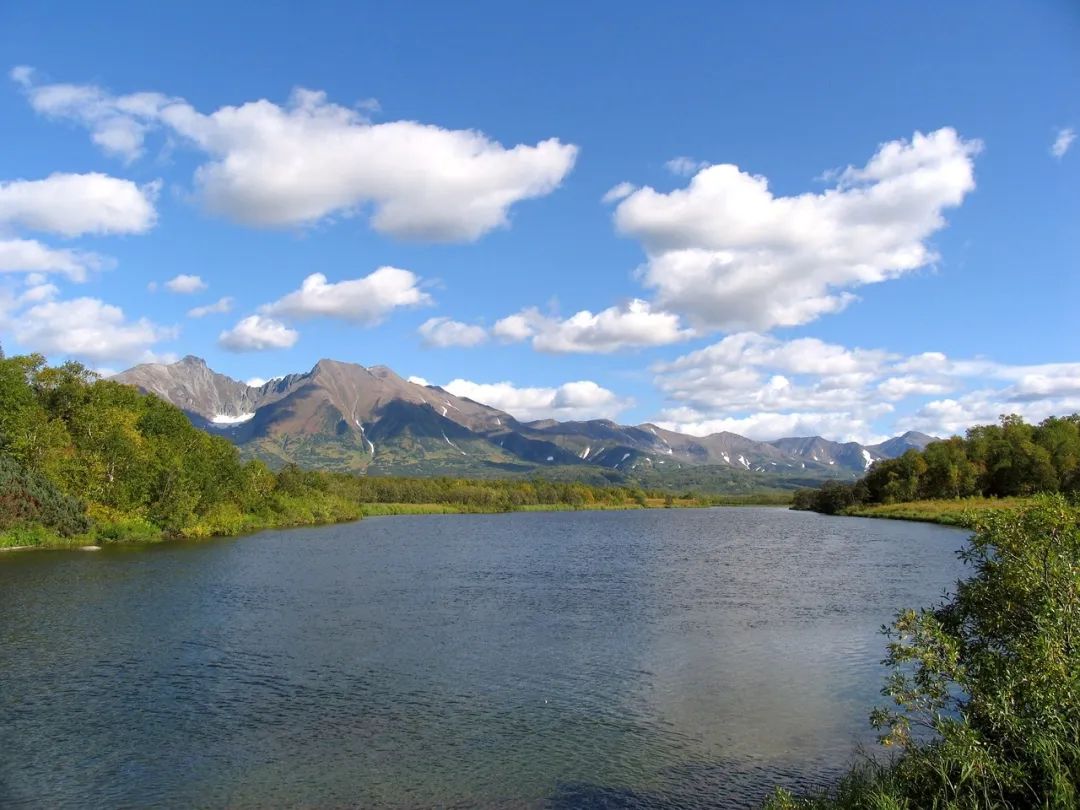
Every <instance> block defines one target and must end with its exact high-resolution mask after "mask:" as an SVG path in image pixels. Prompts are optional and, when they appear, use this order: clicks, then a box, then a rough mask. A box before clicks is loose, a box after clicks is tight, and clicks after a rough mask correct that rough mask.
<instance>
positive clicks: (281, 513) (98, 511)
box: [0, 355, 786, 548]
mask: <svg viewBox="0 0 1080 810" xmlns="http://www.w3.org/2000/svg"><path fill="white" fill-rule="evenodd" d="M773 500H774V501H776V502H778V503H779V502H785V501H786V496H783V495H778V496H775V497H774V498H773ZM728 501H734V502H738V501H739V499H737V498H735V499H726V500H725V499H719V498H718V499H714V500H710V499H707V498H701V497H696V496H694V495H693V494H692V493H686V494H684V495H680V496H674V495H671V494H664V493H660V492H646V491H644V490H642V489H641V488H638V487H615V486H611V485H608V486H589V485H587V484H584V483H581V482H578V481H548V480H537V479H528V480H525V479H521V478H519V479H515V480H486V481H473V480H461V479H450V478H389V477H387V478H376V477H364V476H355V475H349V474H345V473H331V472H318V471H306V470H302V469H300V468H299V467H297V466H296V465H286V466H285V467H283V468H282V469H280V470H278V471H276V472H275V471H272V470H271V469H270V468H268V467H267V466H266V464H264V463H263V462H261V461H258V460H250V461H243V460H241V458H240V455H239V453H238V451H237V449H236V447H235V446H234V445H233V444H231V443H230V442H229V441H227V440H226V439H224V438H221V437H218V436H212V435H210V434H208V433H206V432H204V431H202V430H199V429H198V428H196V427H194V426H193V425H192V424H191V422H190V420H189V419H188V417H187V416H186V415H185V414H184V412H183V411H181V410H180V409H179V408H177V407H175V406H173V405H170V404H168V403H166V402H163V401H162V400H160V399H158V398H157V397H155V396H151V395H146V394H141V393H139V392H138V391H137V390H136V389H134V388H132V387H131V386H128V385H122V384H120V383H116V382H112V381H110V380H101V379H98V378H97V377H96V375H95V374H93V373H92V372H90V371H88V370H87V369H86V368H84V367H83V366H81V365H79V364H78V363H65V364H64V365H61V366H56V367H49V366H48V365H46V363H45V360H44V358H42V357H40V356H37V355H30V356H23V357H12V358H0V548H5V547H9V548H10V547H19V546H36V545H57V544H67V545H91V544H99V543H102V542H117V541H146V540H156V539H161V538H163V537H208V536H212V535H236V534H240V533H243V532H248V531H254V530H257V529H262V528H270V527H280V526H296V525H306V524H315V523H328V522H336V521H343V520H354V519H357V518H360V517H362V516H363V515H364V514H397V513H402V512H448V511H453V512H468V511H474V512H500V511H511V510H517V509H529V508H567V509H581V508H626V507H639V506H680V505H686V506H690V505H693V506H698V505H707V504H709V503H713V502H728Z"/></svg>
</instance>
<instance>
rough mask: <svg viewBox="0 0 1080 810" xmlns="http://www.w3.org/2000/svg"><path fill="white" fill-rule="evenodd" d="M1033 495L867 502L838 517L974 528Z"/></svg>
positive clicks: (1025, 502) (1028, 499) (847, 510)
mask: <svg viewBox="0 0 1080 810" xmlns="http://www.w3.org/2000/svg"><path fill="white" fill-rule="evenodd" d="M1031 501H1032V498H1030V497H1011V498H958V499H948V500H922V501H904V502H901V503H881V504H865V505H862V506H853V507H849V508H847V509H845V510H844V511H843V512H841V513H839V515H838V516H839V517H864V518H873V519H875V520H907V521H911V522H913V523H935V524H937V525H939V526H952V527H954V528H960V529H972V528H974V527H975V524H976V523H978V521H979V520H980V518H982V517H984V516H985V515H987V514H990V513H993V512H1001V511H1006V510H1010V509H1016V508H1019V507H1021V506H1024V505H1025V504H1028V503H1031Z"/></svg>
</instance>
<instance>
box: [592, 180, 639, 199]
mask: <svg viewBox="0 0 1080 810" xmlns="http://www.w3.org/2000/svg"><path fill="white" fill-rule="evenodd" d="M635 191H637V186H635V185H634V184H633V183H619V184H618V185H617V186H612V187H611V188H609V189H608V190H607V192H606V193H605V194H604V196H603V197H601V198H600V201H601V202H603V203H605V204H606V203H613V202H618V201H619V200H622V199H624V198H626V197H629V196H630V195H631V194H633V193H634V192H635Z"/></svg>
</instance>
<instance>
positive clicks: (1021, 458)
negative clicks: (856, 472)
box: [793, 414, 1080, 522]
mask: <svg viewBox="0 0 1080 810" xmlns="http://www.w3.org/2000/svg"><path fill="white" fill-rule="evenodd" d="M1078 491H1080V415H1077V414H1073V415H1072V416H1066V417H1050V418H1049V419H1046V420H1044V421H1042V422H1040V423H1039V424H1037V425H1029V424H1027V423H1025V422H1024V420H1023V419H1021V418H1020V417H1019V416H1003V417H1002V418H1001V422H1000V424H997V425H979V426H977V427H973V428H971V429H970V430H968V431H967V433H966V435H965V436H963V437H960V436H954V437H953V438H951V439H946V440H944V441H937V442H933V443H931V444H929V445H927V446H926V448H925V449H924V450H921V451H920V450H909V451H907V452H906V453H904V454H903V455H902V456H900V457H899V458H893V459H885V460H881V461H876V462H874V464H873V466H872V467H871V468H870V469H869V471H868V472H867V473H866V475H865V476H863V477H862V478H861V479H859V480H858V481H855V482H853V483H843V482H839V481H830V482H826V483H825V484H823V485H822V486H821V487H819V488H817V489H803V490H798V491H797V492H796V493H795V495H794V498H793V505H794V508H796V509H809V510H813V511H816V512H822V513H824V514H829V515H835V514H866V515H880V516H887V517H901V518H903V517H907V518H912V519H925V518H927V517H929V518H931V519H933V518H934V517H935V516H941V517H944V518H945V519H944V521H943V522H962V518H961V517H960V515H961V513H963V512H965V511H967V512H970V511H971V510H972V509H975V510H985V509H991V510H992V509H994V508H995V507H997V506H1002V505H1005V504H1004V503H1002V502H1001V501H1002V499H1015V498H1024V497H1028V496H1031V495H1034V494H1037V493H1040V492H1062V493H1076V492H1078ZM946 501H951V503H945V502H946ZM950 516H951V518H952V519H951V520H950Z"/></svg>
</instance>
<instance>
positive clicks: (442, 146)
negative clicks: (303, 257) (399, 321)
mask: <svg viewBox="0 0 1080 810" xmlns="http://www.w3.org/2000/svg"><path fill="white" fill-rule="evenodd" d="M12 78H13V79H14V80H15V81H16V82H17V83H18V84H19V85H20V86H21V87H22V88H23V90H24V92H25V93H26V95H27V97H28V99H29V100H30V103H31V105H32V106H33V107H34V109H35V110H37V111H38V112H39V113H41V114H42V115H45V116H48V117H53V118H64V119H69V120H74V121H77V122H79V123H81V124H82V125H83V126H85V127H87V128H88V129H89V130H90V132H91V135H92V138H93V139H94V141H95V142H96V143H97V144H98V145H99V146H100V147H101V148H102V149H104V150H105V151H106V152H109V153H112V154H115V155H118V156H120V157H123V158H125V159H128V160H132V159H134V158H136V157H138V156H139V155H140V154H141V153H142V150H143V145H144V140H145V138H146V136H147V134H148V133H149V132H151V131H152V130H155V129H159V128H160V129H163V130H164V131H165V132H166V133H167V134H169V135H171V136H174V137H178V138H179V139H180V140H181V141H182V142H183V143H185V144H187V145H189V146H191V147H194V148H195V149H196V150H198V151H200V152H202V153H203V154H204V155H205V156H206V162H205V163H203V164H202V165H201V166H200V167H199V168H198V169H197V171H196V173H195V184H196V186H197V188H198V190H199V192H200V194H201V196H202V199H203V201H204V203H205V205H206V206H207V207H208V208H209V209H210V210H211V211H214V212H215V213H218V214H221V215H223V216H226V217H228V218H230V219H233V220H235V221H238V222H242V223H244V224H247V225H253V226H259V227H282V226H295V225H304V224H308V223H313V222H317V221H319V220H322V219H324V218H325V217H328V216H330V215H334V214H340V215H351V214H353V213H356V212H359V211H361V210H362V209H363V208H364V207H365V206H368V205H370V206H372V207H373V209H374V210H373V212H372V214H371V217H370V221H371V225H372V227H373V228H375V229H376V230H378V231H380V232H383V233H389V234H393V235H395V236H399V237H403V238H415V239H425V240H434V241H471V240H475V239H477V238H479V237H480V236H482V235H483V234H485V233H487V232H488V231H490V230H492V229H494V228H498V227H502V226H505V225H506V224H507V223H508V221H509V212H510V208H511V207H512V206H513V205H514V204H515V203H518V202H520V201H522V200H526V199H530V198H534V197H542V196H545V195H547V194H550V193H551V192H552V191H554V190H555V189H556V188H557V187H558V186H559V184H560V183H561V182H562V180H563V178H564V177H565V176H566V175H567V174H568V173H569V171H570V170H571V168H572V167H573V165H574V160H575V158H576V155H577V147H576V146H573V145H570V144H563V143H561V142H560V141H559V140H558V139H555V138H550V139H548V140H544V141H540V142H539V143H537V144H535V145H533V146H530V145H526V144H519V145H517V146H513V147H511V148H509V149H508V148H505V147H503V146H502V145H501V144H499V143H497V142H496V141H493V140H491V139H489V138H488V137H486V136H485V135H483V134H482V133H480V132H477V131H475V130H449V129H443V128H440V127H437V126H431V125H425V124H420V123H417V122H415V121H394V122H388V123H381V124H372V123H371V122H369V121H368V120H367V119H366V118H364V117H363V115H362V114H361V113H360V112H359V111H357V110H355V109H349V108H346V107H342V106H339V105H337V104H333V103H331V102H329V101H328V100H327V98H326V95H325V94H324V93H321V92H316V91H311V90H304V89H297V90H296V91H294V92H293V94H292V97H291V98H290V100H289V102H288V104H286V105H284V106H280V105H278V104H275V103H273V102H270V101H267V100H265V99H263V100H258V101H251V102H247V103H245V104H241V105H239V106H236V107H222V108H220V109H218V110H216V111H214V112H212V113H209V114H204V113H201V112H199V111H198V110H196V109H195V108H194V107H192V106H191V105H190V104H188V103H187V102H186V101H184V100H183V99H178V98H170V97H167V96H165V95H162V94H160V93H135V94H131V95H123V96H114V95H112V94H110V93H108V92H106V91H105V90H103V89H101V88H99V87H95V86H92V85H71V84H40V83H37V82H36V81H35V79H34V74H33V72H32V71H31V70H29V69H21V70H20V71H19V72H18V73H14V72H13V74H12Z"/></svg>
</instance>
